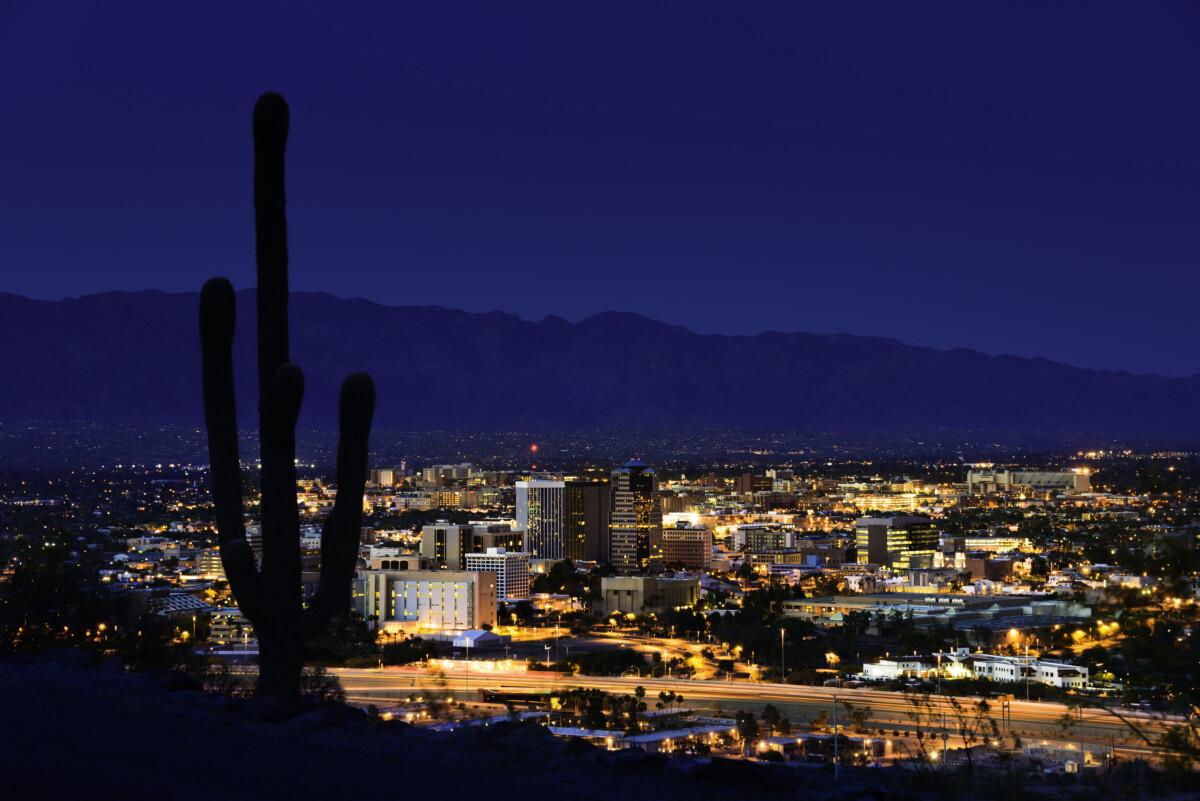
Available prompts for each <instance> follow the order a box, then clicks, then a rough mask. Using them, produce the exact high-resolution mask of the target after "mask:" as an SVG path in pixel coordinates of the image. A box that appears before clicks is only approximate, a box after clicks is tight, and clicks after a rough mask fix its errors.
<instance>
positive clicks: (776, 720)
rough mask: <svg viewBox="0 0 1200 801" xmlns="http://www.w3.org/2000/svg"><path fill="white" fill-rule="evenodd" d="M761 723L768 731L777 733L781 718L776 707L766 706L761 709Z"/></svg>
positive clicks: (772, 705)
mask: <svg viewBox="0 0 1200 801" xmlns="http://www.w3.org/2000/svg"><path fill="white" fill-rule="evenodd" d="M762 722H763V726H765V727H766V728H767V730H768V731H772V732H774V731H778V730H779V727H780V725H781V724H782V722H783V717H782V716H781V715H780V714H779V709H778V707H776V706H775V705H774V704H767V705H766V706H765V707H763V713H762Z"/></svg>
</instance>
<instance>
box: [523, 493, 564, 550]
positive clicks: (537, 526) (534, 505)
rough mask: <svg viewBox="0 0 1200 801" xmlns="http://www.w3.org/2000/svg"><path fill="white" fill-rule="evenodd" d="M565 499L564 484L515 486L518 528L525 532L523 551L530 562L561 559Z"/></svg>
mask: <svg viewBox="0 0 1200 801" xmlns="http://www.w3.org/2000/svg"><path fill="white" fill-rule="evenodd" d="M566 499H567V485H566V482H564V481H551V480H547V479H532V480H530V481H518V482H517V528H519V529H521V530H523V531H524V532H525V545H524V551H525V552H526V553H528V554H529V556H530V558H531V559H551V560H554V561H556V562H558V561H561V560H562V559H563V557H564V554H565V550H566V549H565V548H564V543H563V528H564V523H565V520H566V512H565V509H566Z"/></svg>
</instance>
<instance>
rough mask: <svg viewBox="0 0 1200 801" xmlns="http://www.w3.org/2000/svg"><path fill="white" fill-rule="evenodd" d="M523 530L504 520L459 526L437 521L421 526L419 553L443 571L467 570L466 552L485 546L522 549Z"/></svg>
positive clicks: (475, 551) (523, 542) (483, 550)
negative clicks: (516, 528) (511, 525)
mask: <svg viewBox="0 0 1200 801" xmlns="http://www.w3.org/2000/svg"><path fill="white" fill-rule="evenodd" d="M524 545H525V532H524V531H521V530H514V529H513V528H511V527H510V526H508V525H507V524H504V523H467V524H463V525H459V524H456V523H448V522H445V521H441V520H439V521H438V522H436V523H431V524H429V525H427V526H424V527H423V528H422V529H421V551H420V554H421V556H423V557H425V558H426V559H429V560H431V561H432V563H433V564H435V565H437V566H438V567H441V568H443V569H446V570H466V569H467V554H470V553H484V552H485V551H487V549H488V548H507V549H509V550H512V551H523V550H524Z"/></svg>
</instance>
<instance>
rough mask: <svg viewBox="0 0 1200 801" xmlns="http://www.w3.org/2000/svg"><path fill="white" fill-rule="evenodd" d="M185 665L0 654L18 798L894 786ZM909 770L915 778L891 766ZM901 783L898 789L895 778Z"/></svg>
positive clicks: (851, 798)
mask: <svg viewBox="0 0 1200 801" xmlns="http://www.w3.org/2000/svg"><path fill="white" fill-rule="evenodd" d="M193 686H194V685H193V684H192V683H191V682H190V680H189V679H188V677H187V676H185V675H183V674H180V673H172V672H159V673H148V674H130V673H126V672H125V671H124V669H123V667H122V666H121V665H120V664H119V663H118V662H116V661H115V660H114V661H112V662H109V663H107V664H105V665H103V666H101V667H100V668H92V667H91V662H90V659H89V658H88V657H87V656H86V655H84V654H81V653H77V652H59V653H55V654H45V655H42V656H39V657H11V658H8V659H5V660H0V691H2V692H3V697H4V707H5V709H4V714H3V716H0V755H2V757H3V764H4V765H5V770H4V774H5V778H4V782H3V786H4V790H5V794H6V796H7V797H9V798H26V797H52V798H59V799H75V798H78V799H109V798H112V799H117V798H120V799H124V800H125V801H141V799H146V801H150V799H155V800H159V799H182V800H187V801H190V800H191V799H197V801H199V799H204V801H213V800H214V799H221V801H225V800H226V799H288V800H289V801H303V800H304V799H322V801H328V800H329V799H340V798H349V797H380V798H392V797H420V798H434V799H458V798H471V799H477V801H508V800H509V799H512V801H517V800H518V799H519V800H520V801H533V800H534V799H549V800H550V801H562V800H563V799H627V798H652V799H655V801H673V799H688V800H689V801H695V800H696V799H705V800H706V801H707V799H715V801H724V800H725V799H730V800H731V801H732V799H739V800H743V801H744V800H745V799H754V798H778V797H784V796H790V797H801V798H812V799H819V800H822V801H823V800H824V799H831V800H832V799H837V801H860V800H861V801H865V800H866V799H880V798H884V797H889V796H892V795H893V794H892V793H888V792H885V791H884V790H883V789H881V788H879V787H876V786H870V785H866V784H862V783H860V778H856V777H853V776H851V777H846V776H843V778H842V780H841V781H840V782H835V781H834V778H833V776H832V775H831V774H826V773H822V772H813V771H804V772H799V771H797V770H796V769H794V768H790V767H784V766H776V765H759V764H756V763H752V762H742V761H739V760H721V759H714V760H711V761H710V760H691V759H677V758H667V757H665V756H661V755H657V754H643V753H640V752H636V751H621V752H608V751H604V750H601V749H597V748H595V747H593V746H591V745H589V744H587V743H585V742H582V741H578V740H576V741H565V740H560V739H557V738H555V737H553V736H551V735H550V734H549V733H548V732H547V731H546V730H545V729H544V728H542V727H540V726H536V725H531V724H518V723H503V724H500V725H495V726H489V727H486V728H477V729H470V730H465V731H461V732H451V733H434V732H430V731H428V730H425V729H421V728H418V727H412V726H408V725H406V724H404V723H401V722H399V721H379V720H373V719H370V718H368V717H367V716H366V715H365V714H364V713H362V712H361V711H359V710H356V709H353V708H351V707H347V706H345V705H343V704H339V703H332V702H311V703H310V705H309V706H308V707H307V708H306V710H305V711H304V712H303V713H302V714H300V715H292V716H287V715H285V714H283V713H282V711H281V710H279V709H278V708H276V707H274V706H272V705H271V704H270V703H266V702H263V701H260V700H258V699H248V700H244V701H236V700H230V699H228V698H225V697H223V696H212V695H206V694H204V693H202V692H200V691H199V690H196V689H190V688H192V687H193ZM879 778H881V779H882V778H888V779H893V780H894V779H898V778H899V777H896V776H893V777H883V776H880V777H879ZM892 789H893V790H895V789H898V788H892Z"/></svg>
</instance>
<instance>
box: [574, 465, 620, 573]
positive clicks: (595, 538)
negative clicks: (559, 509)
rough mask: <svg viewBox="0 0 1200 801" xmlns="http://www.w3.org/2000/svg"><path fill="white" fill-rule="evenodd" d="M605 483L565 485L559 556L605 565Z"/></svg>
mask: <svg viewBox="0 0 1200 801" xmlns="http://www.w3.org/2000/svg"><path fill="white" fill-rule="evenodd" d="M609 496H610V492H609V480H608V479H607V478H604V479H592V480H583V479H580V480H571V481H567V482H566V496H565V499H564V505H565V510H564V511H565V521H564V522H565V525H564V529H563V556H564V557H565V558H567V559H571V560H574V561H576V562H596V563H598V564H608V563H609V562H610V561H611V557H610V555H609V553H608V515H609V504H610V497H609Z"/></svg>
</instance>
